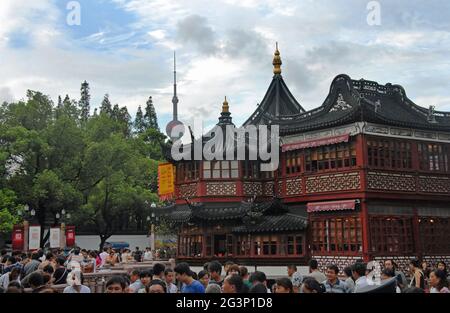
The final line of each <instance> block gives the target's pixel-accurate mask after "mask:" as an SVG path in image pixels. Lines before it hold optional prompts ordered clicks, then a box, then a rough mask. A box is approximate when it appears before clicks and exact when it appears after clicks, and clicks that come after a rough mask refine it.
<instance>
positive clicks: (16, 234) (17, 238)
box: [12, 225, 25, 251]
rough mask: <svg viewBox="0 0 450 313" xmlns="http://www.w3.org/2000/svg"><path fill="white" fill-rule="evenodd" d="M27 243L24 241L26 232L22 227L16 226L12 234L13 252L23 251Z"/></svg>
mask: <svg viewBox="0 0 450 313" xmlns="http://www.w3.org/2000/svg"><path fill="white" fill-rule="evenodd" d="M24 243H25V240H24V230H23V226H22V225H16V226H14V229H13V232H12V250H13V251H22V250H23V245H24Z"/></svg>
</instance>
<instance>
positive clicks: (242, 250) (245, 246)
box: [236, 235, 251, 256]
mask: <svg viewBox="0 0 450 313" xmlns="http://www.w3.org/2000/svg"><path fill="white" fill-rule="evenodd" d="M250 244H251V239H250V237H249V235H238V236H236V254H237V255H239V256H248V255H250Z"/></svg>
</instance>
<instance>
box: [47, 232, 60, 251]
mask: <svg viewBox="0 0 450 313" xmlns="http://www.w3.org/2000/svg"><path fill="white" fill-rule="evenodd" d="M60 244H61V229H60V228H59V227H52V228H50V248H60Z"/></svg>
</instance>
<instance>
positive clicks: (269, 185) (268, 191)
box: [264, 181, 274, 197]
mask: <svg viewBox="0 0 450 313" xmlns="http://www.w3.org/2000/svg"><path fill="white" fill-rule="evenodd" d="M273 186H274V182H273V181H269V182H266V183H264V195H265V196H269V197H271V196H273V195H274V190H273Z"/></svg>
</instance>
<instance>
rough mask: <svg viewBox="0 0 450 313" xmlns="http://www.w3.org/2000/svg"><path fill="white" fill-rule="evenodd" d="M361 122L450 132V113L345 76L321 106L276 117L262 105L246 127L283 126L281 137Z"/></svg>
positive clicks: (392, 87) (390, 87)
mask: <svg viewBox="0 0 450 313" xmlns="http://www.w3.org/2000/svg"><path fill="white" fill-rule="evenodd" d="M269 89H270V87H269ZM283 110H284V109H281V111H282V112H286V111H288V110H289V109H286V111H283ZM358 121H366V122H373V123H380V124H385V125H393V126H403V127H410V128H418V129H427V130H428V129H429V130H441V131H450V112H440V111H434V109H433V108H431V107H430V108H428V109H426V108H423V107H420V106H418V105H417V104H415V103H414V102H413V101H411V100H410V99H409V98H408V97H407V96H406V92H405V90H404V88H403V87H402V86H400V85H393V84H390V83H388V84H386V85H380V84H378V83H377V82H374V81H368V80H364V79H361V80H352V79H351V78H350V77H349V76H348V75H345V74H341V75H338V76H337V77H336V78H335V79H334V80H333V82H332V84H331V87H330V91H329V94H328V96H327V97H326V99H325V101H324V102H323V104H322V105H321V106H320V107H317V108H315V109H312V110H310V111H306V112H305V111H303V112H301V113H297V114H290V115H289V114H284V115H276V114H274V113H273V111H272V110H267V109H266V107H265V106H263V105H262V104H261V105H259V106H258V108H257V109H256V111H255V112H254V113H253V114H252V116H251V117H250V118H249V119H248V120H247V121H246V122H245V123H244V125H258V124H267V125H270V124H275V125H279V126H280V132H281V134H282V135H286V134H292V133H298V132H303V131H308V130H314V129H321V128H326V127H330V126H336V125H342V124H347V123H351V122H358Z"/></svg>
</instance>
